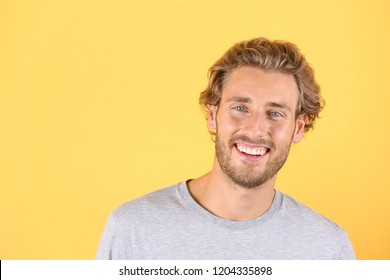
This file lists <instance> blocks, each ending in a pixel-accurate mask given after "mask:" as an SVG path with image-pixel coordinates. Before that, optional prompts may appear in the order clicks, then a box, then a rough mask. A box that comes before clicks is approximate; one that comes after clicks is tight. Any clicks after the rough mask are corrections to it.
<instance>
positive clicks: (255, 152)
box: [234, 141, 270, 158]
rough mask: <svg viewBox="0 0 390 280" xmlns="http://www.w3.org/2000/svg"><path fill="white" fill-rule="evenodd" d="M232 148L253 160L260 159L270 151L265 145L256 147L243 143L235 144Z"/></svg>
mask: <svg viewBox="0 0 390 280" xmlns="http://www.w3.org/2000/svg"><path fill="white" fill-rule="evenodd" d="M234 147H235V148H236V149H237V151H238V152H239V153H240V154H242V155H245V156H250V157H254V158H261V157H263V156H264V155H266V154H268V153H269V151H270V148H269V147H267V146H265V145H259V144H257V145H256V144H253V143H245V142H241V141H238V142H236V143H235V144H234Z"/></svg>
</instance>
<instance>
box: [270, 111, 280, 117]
mask: <svg viewBox="0 0 390 280" xmlns="http://www.w3.org/2000/svg"><path fill="white" fill-rule="evenodd" d="M270 115H271V117H281V116H282V114H281V113H279V112H271V113H270Z"/></svg>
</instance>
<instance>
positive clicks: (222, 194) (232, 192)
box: [188, 168, 276, 222]
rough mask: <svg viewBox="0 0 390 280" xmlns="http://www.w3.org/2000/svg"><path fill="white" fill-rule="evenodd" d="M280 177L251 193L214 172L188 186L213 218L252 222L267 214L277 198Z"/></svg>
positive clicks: (221, 174) (218, 171) (214, 170)
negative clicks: (277, 182) (276, 181)
mask: <svg viewBox="0 0 390 280" xmlns="http://www.w3.org/2000/svg"><path fill="white" fill-rule="evenodd" d="M275 180H276V176H275V177H274V178H272V179H271V180H269V181H268V182H266V183H265V184H264V185H262V186H259V187H257V188H254V189H247V188H243V187H241V186H238V185H236V184H235V183H233V182H232V181H231V180H230V179H229V178H227V177H226V175H225V174H224V173H223V171H222V170H220V169H218V168H214V169H213V170H212V171H210V172H209V173H207V174H205V175H203V176H202V177H200V178H198V179H195V180H192V181H190V182H189V183H188V188H189V191H190V193H191V195H192V197H193V198H194V199H195V200H196V201H197V202H198V203H199V204H200V205H201V206H202V207H203V208H205V209H206V210H208V211H209V212H211V213H212V214H214V215H216V216H218V217H220V218H222V219H225V220H230V221H240V222H242V221H249V220H252V219H255V218H257V217H259V216H261V215H262V214H264V213H265V212H266V211H267V210H268V208H269V207H270V206H271V204H272V201H273V199H274V196H275V188H274V186H275Z"/></svg>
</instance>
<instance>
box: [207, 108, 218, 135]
mask: <svg viewBox="0 0 390 280" xmlns="http://www.w3.org/2000/svg"><path fill="white" fill-rule="evenodd" d="M207 108H208V113H207V126H208V128H209V130H210V131H215V130H216V129H217V111H218V107H217V106H215V105H207Z"/></svg>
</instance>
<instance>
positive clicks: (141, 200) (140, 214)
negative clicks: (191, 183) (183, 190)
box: [112, 183, 181, 222]
mask: <svg viewBox="0 0 390 280" xmlns="http://www.w3.org/2000/svg"><path fill="white" fill-rule="evenodd" d="M180 184H181V183H178V184H175V185H172V186H169V187H165V188H162V189H158V190H155V191H153V192H150V193H148V194H145V195H143V196H141V197H138V198H136V199H133V200H130V201H128V202H125V203H123V204H122V205H120V206H119V207H118V208H116V209H115V210H114V211H113V212H112V215H113V217H114V218H115V219H116V220H117V222H124V221H128V220H132V221H134V220H142V219H143V218H146V217H147V216H149V217H150V216H153V215H154V214H156V213H164V212H170V211H171V210H172V209H173V208H175V207H177V206H178V205H180V204H181V203H180V201H179V200H180V199H179V190H178V189H179V187H180ZM129 218H132V219H129Z"/></svg>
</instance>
